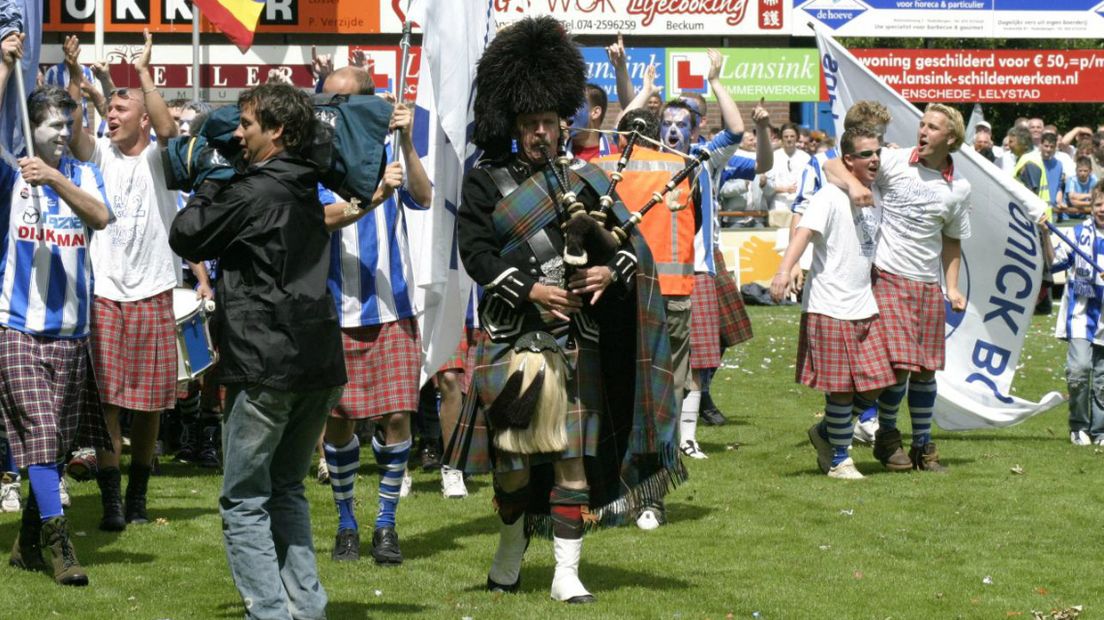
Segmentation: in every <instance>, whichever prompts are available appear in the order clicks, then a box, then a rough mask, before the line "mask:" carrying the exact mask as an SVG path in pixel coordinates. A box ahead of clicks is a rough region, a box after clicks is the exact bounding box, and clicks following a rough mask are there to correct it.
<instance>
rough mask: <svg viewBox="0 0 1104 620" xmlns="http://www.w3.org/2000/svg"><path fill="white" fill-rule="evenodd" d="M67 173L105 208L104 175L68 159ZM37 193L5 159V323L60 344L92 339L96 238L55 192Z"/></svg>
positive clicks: (1, 244) (0, 197) (0, 205)
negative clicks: (58, 340) (92, 246)
mask: <svg viewBox="0 0 1104 620" xmlns="http://www.w3.org/2000/svg"><path fill="white" fill-rule="evenodd" d="M60 170H61V173H62V174H63V175H65V177H66V178H67V179H69V180H70V181H72V182H73V184H74V185H76V186H77V187H79V188H80V189H81V190H82V191H84V192H86V193H88V194H91V195H92V196H94V197H96V198H97V199H99V200H102V201H103V202H104V204H105V205H106V204H107V195H106V193H105V192H104V183H103V177H102V176H101V175H100V169H99V168H97V167H96V165H95V164H92V163H84V162H78V161H77V160H75V159H71V158H69V157H64V158H62V160H61V164H60ZM35 191H37V192H38V194H39V197H38V199H37V200H35V198H34V196H33V195H32V193H31V192H32V188H31V187H29V186H28V185H27V183H26V182H24V181H23V178H22V177H21V176H20V174H19V170H18V169H17V168H15V167H13V165H12V163H11V162H10V161H5V160H3V159H0V222H3V223H4V224H3V225H0V231H2V234H3V238H2V240H0V325H4V326H5V327H9V328H11V329H15V330H18V331H21V332H26V333H29V334H36V335H41V336H50V337H55V338H83V337H86V336H88V330H89V320H90V316H91V307H92V260H91V257H90V256H89V252H88V243H89V241H90V236H91V234H92V231H91V229H89V228H88V227H87V226H86V225H85V224H84V222H83V221H81V219H80V218H79V217H77V215H76V214H75V213H74V212H73V211H72V209H70V208H69V205H67V204H65V202H64V201H62V200H61V199H60V198H59V197H58V195H57V193H56V192H55V191H54V190H53V189H52V188H51V187H49V186H45V185H44V186H41V187H39V188H37V189H36V190H35Z"/></svg>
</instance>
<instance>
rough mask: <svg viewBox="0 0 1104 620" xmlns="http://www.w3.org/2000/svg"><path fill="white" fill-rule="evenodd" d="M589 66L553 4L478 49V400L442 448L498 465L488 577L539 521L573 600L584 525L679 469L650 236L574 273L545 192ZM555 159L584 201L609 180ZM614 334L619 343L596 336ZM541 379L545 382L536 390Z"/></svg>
mask: <svg viewBox="0 0 1104 620" xmlns="http://www.w3.org/2000/svg"><path fill="white" fill-rule="evenodd" d="M537 42H540V44H538V43H537ZM585 75H586V66H585V63H584V62H583V59H582V55H581V53H580V52H579V49H578V47H577V46H576V45H575V43H574V42H573V41H572V40H571V38H570V37H569V36H568V35H567V34H566V33H565V32H564V30H563V26H562V25H561V24H560V22H558V21H556V20H555V19H553V18H551V17H539V18H527V19H523V20H521V21H519V22H516V23H514V24H513V25H511V26H509V27H507V28H505V29H503V30H501V31H499V33H498V35H497V36H496V37H495V38H494V40H493V41H492V42H491V44H490V45H489V46H488V47H487V49H486V51H485V52H484V54H483V57H482V59H481V60H480V63H479V68H478V72H477V74H476V88H477V90H476V92H477V94H476V100H475V127H474V133H473V139H474V142H475V143H476V144H477V145H478V146H480V147H481V148H482V149H483V150H484V160H483V161H482V162H481V165H480V166H479V167H477V168H475V169H473V170H471V171H470V172H468V173H467V175H466V176H465V178H464V184H463V194H462V199H461V204H460V210H459V215H458V238H459V247H460V257H461V259H462V260H463V261H464V267H465V269H467V271H468V273H469V274H471V276H472V279H473V280H475V282H476V283H477V284H479V285H480V286H482V287H483V290H484V293H483V296H482V298H481V299H480V301H479V313H480V324H481V326H482V328H483V330H484V331H485V332H486V334H487V338H485V339H483V340H482V341H481V342H480V343H479V344H478V345H477V352H476V361H475V364H474V368H473V373H472V375H473V376H472V382H471V387H470V388H469V393H468V395H467V398H469V399H475V400H474V403H471V401H469V403H471V404H472V405H473V406H474V407H475V411H476V414H475V415H473V416H472V421H471V423H470V424H468V425H465V427H463V428H461V429H459V430H458V433H459V434H460V435H459V436H460V437H461V438H460V439H459V440H458V441H457V440H454V441H453V442H452V443H453V444H457V445H464V446H465V450H463V453H457V452H460V451H456V452H454V453H452V454H447V455H446V458H447V459H448V460H449V461H450V465H451V466H453V467H457V468H460V469H464V470H466V471H468V472H471V473H474V472H485V471H488V470H493V472H494V494H495V507H496V509H497V511H498V516H499V519H500V520H501V522H502V525H501V526H500V528H499V545H498V551H497V553H496V554H495V558H494V561H493V563H492V565H491V569H490V571H489V573H488V576H487V582H486V585H487V589H488V590H490V591H497V592H517V591H518V587H519V585H520V580H521V563H522V558H523V556H524V553H525V550H526V547H527V546H528V535H527V532H536V533H540V534H543V535H545V536H548V535H551V537H552V539H553V554H554V557H555V561H556V568H555V572H554V573H553V577H552V585H551V596H552V598H553V599H554V600H558V601H564V602H568V603H590V602H593V601H594V600H595V599H594V596H593V595H591V594H590V592H588V591H587V589H586V588H585V587H584V586H583V584H582V582H581V581H580V579H579V562H580V556H581V553H582V541H583V531H584V529H588V528H587V524H588V523H590V524H594V523H605V524H614V523H621V522H624V521H625V520H627V519H628V518H630V517H635V515H636V514H637V513H639V511H640V509H641V506H642V504H645V503H648V502H649V501H653V500H654V501H658V500H660V499H661V498H662V497H663V495H665V494H666V490H667V488H668V484H673V483H676V482H678V481H679V480H681V479H682V476H683V474H684V473H685V471H684V470H683V469H682V467H681V464H680V463H679V462H678V458H677V452H676V450H675V447H676V444H675V428H674V409H675V400H674V397H673V393H672V385H671V372H670V353H669V350H668V347H669V343H668V339H667V334H666V333H665V331H664V327H663V324H664V317H663V306H662V297H661V295H660V291H659V285H658V281H657V279H656V271H655V265H654V263H653V262H652V257H651V253H650V252H649V251H648V247H647V245H646V244H645V242H644V239H643V237H642V236H641V235H640V234H639V232H638V231H636V230H635V229H633V230H630V234H629V239H628V242H627V243H626V244H625V245H624V246H621V248H620V249H618V250H617V251H616V252H615V254H614V255H613V257H612V258H609V260H608V261H607V260H604V259H603V260H601V261H595V262H596V263H597V264H592V265H588V266H584V267H580V268H578V269H576V270H575V271H574V273H573V274H571V273H565V268H564V264H565V263H564V259H563V250H564V241H563V232H562V230H561V227H560V222H559V219H558V215H557V209H559V208H561V207H560V205H558V204H553V203H552V202H550V201H549V200H548V196H549V194H552V195H553V200H556V198H555V195H556V194H557V193H558V191H559V190H558V189H557V187H558V185H557V184H555V183H554V182H553V181H552V176H551V174H552V172H553V171H552V170H549V169H548V168H547V165H548V164H547V163H546V161H545V158H544V156H543V155H542V152H541V146H545V147H546V148H549V149H554V148H555V145H556V144H557V140H558V138H559V136H560V119H561V118H563V117H566V116H570V115H571V114H572V113H573V111H574V110H575V109H576V108H577V106H578V101H579V100H580V99H581V98H582V97H583V90H584V82H585ZM512 142H516V145H517V148H516V153H512V152H511V143H512ZM562 172H563V175H564V176H565V177H566V181H565V182H566V183H567V184H568V185H569V186H570V187H571V188H572V189H571V191H573V192H574V193H575V195H576V196H577V198H578V200H579V201H580V202H582V203H583V204H584V205H585V206H587V207H588V208H594V207H595V206H596V205H597V204H598V199H599V196H600V195H604V194H605V193H606V191H607V189H608V187H609V180H608V179H607V177H606V175H605V173H603V172H602V171H601V170H600V169H599V168H597V167H595V166H592V165H590V164H587V163H586V162H582V161H579V160H574V161H572V162H571V163H570V165H568V166H566V167H565V169H564V170H563V171H562ZM550 183H552V184H551V185H550ZM612 198H613V199H614V203H613V209H612V212H611V214H610V216H609V217H610V218H611V220H614V221H617V222H621V221H623V220H624V219H625V218H626V217H627V216H628V214H627V212H626V211H625V208H624V205H622V204H621V203H620V201H619V200H618V199H617V195H616V194H615V193H614V194H613V195H612ZM611 340H612V341H613V342H615V343H618V344H619V346H618V347H617V350H616V351H609V349H607V348H605V347H602V346H601V343H602V342H609V341H611ZM627 343H635V346H633V345H632V344H628V346H626V345H627ZM607 352H608V353H609V356H608V357H607ZM626 357H627V360H626ZM651 360H655V361H654V362H653V361H651ZM519 364H520V367H519ZM634 369H636V370H634ZM522 372H524V373H527V374H529V375H530V378H529V379H526V380H524V381H525V382H521V381H522V379H521V375H519V374H518V373H522ZM532 375H537V376H540V377H541V380H540V383H539V384H537V383H534V382H535V379H533V378H532ZM513 376H516V377H518V381H514V380H513V379H511V377H513ZM511 385H513V386H515V387H514V388H511V387H510V386H511ZM533 385H536V386H537V389H538V390H540V392H539V395H533V394H529V392H533V391H534V390H532V389H530V388H531V387H532V386H533ZM544 386H548V390H547V391H545V388H544ZM523 402H531V403H532V404H531V406H528V408H526V409H525V411H524V412H518V413H524V415H520V416H518V417H520V418H522V419H520V420H518V419H517V417H512V418H510V419H509V420H504V419H502V418H501V417H498V416H497V415H495V412H496V411H500V410H501V409H502V408H504V407H508V406H511V405H514V404H517V403H523ZM519 406H520V405H519ZM622 416H623V417H622ZM484 417H485V418H486V423H487V426H484ZM543 420H553V422H552V423H548V424H545V423H544V422H543ZM601 420H604V421H601ZM475 428H480V429H483V428H485V429H487V432H473V429H475ZM630 429H634V430H632V431H631V432H630ZM635 429H648V430H646V431H644V432H637V431H636V430H635ZM464 437H467V439H464ZM585 457H590V458H588V459H587V460H588V463H587V466H586V467H585V468H584V466H583V461H584V458H585ZM531 472H532V475H530V473H531ZM527 525H528V527H527Z"/></svg>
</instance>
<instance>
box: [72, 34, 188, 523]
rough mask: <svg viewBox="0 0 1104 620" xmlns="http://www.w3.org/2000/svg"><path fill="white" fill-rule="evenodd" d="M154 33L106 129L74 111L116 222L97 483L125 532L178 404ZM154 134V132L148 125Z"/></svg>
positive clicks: (102, 245)
mask: <svg viewBox="0 0 1104 620" xmlns="http://www.w3.org/2000/svg"><path fill="white" fill-rule="evenodd" d="M152 50H153V37H152V36H151V35H150V34H149V32H148V31H147V32H146V33H145V46H144V48H143V50H142V53H141V54H140V55H139V56H138V58H137V59H135V62H134V68H135V70H136V72H137V74H138V75H137V77H138V79H139V82H140V84H141V87H140V88H133V89H118V90H116V91H115V92H113V93H110V97H109V100H108V113H107V136H108V137H106V138H100V139H97V140H94V139H93V138H92V137H91V136H89V135H88V134H87V133H85V132H84V131H81V130H80V124H81V122H82V119H81V118H80V117H79V115H78V117H76V118H75V119H74V127H75V129H74V131H73V135H72V137H71V138H70V143H69V144H70V148H72V150H73V154H74V155H75V156H76V157H77V158H78V159H81V160H84V161H91V162H93V163H95V164H97V165H98V166H100V168H101V169H102V170H103V176H104V187H105V189H106V190H107V196H108V199H109V201H110V203H111V207H112V211H113V212H114V214H115V217H116V221H115V222H113V223H112V224H111V225H109V226H108V227H107V228H106V229H105V231H104V232H103V233H101V234H98V235H95V236H93V237H92V243H91V244H90V247H89V251H90V253H91V255H92V263H93V265H95V269H96V284H95V293H96V294H95V300H94V304H93V308H92V361H93V364H94V366H95V370H96V379H97V381H98V382H99V384H100V392H101V395H102V396H103V401H104V418H105V420H106V421H107V428H108V430H109V431H111V437H112V441H113V443H114V448H115V449H114V451H99V452H98V453H97V455H96V458H97V461H98V462H99V472H98V474H97V482H98V483H99V486H100V500H101V503H102V505H103V518H102V519H101V521H100V529H101V530H105V531H116V532H117V531H122V530H124V529H126V526H127V523H147V522H148V521H149V517H148V516H147V514H146V491H147V488H148V485H149V478H150V473H151V472H152V464H153V457H154V448H155V444H156V440H157V435H158V430H159V428H160V419H161V412H162V411H163V410H165V409H171V408H172V407H173V406H174V405H175V403H176V321H175V319H174V317H173V309H172V289H173V288H174V287H176V286H177V284H178V283H179V281H180V267H179V265H180V258H179V257H177V256H176V255H174V254H173V252H172V249H170V248H169V227H170V225H171V224H172V220H173V217H174V216H175V215H176V212H177V200H178V198H179V193H178V192H176V191H175V190H171V189H169V188H168V187H167V186H166V182H165V173H164V169H163V167H162V166H161V157H160V153H159V148H158V145H159V144H160V145H164V144H165V143H167V141H168V139H169V138H172V137H173V136H175V135H176V134H177V129H178V128H177V125H176V122H175V121H173V118H172V115H171V114H169V109H168V107H167V106H166V105H165V100H164V99H162V98H161V93H160V92H159V91H158V90H157V86H156V85H155V84H154V82H153V76H152V75H151V73H150V67H149V64H150V56H151V53H152ZM79 55H80V42H79V41H78V40H77V38H76V37H75V36H73V37H69V38H67V39H66V41H65V56H66V63H67V64H69V65H70V71H69V93H70V95H71V96H72V97H74V99H75V98H77V97H79V95H80V88H81V83H82V81H83V80H82V78H81V72H80V70H79V67H78V60H77V59H78V57H79ZM151 128H152V129H153V131H154V133H155V134H156V136H157V143H153V142H151V141H150V130H151ZM122 409H128V410H130V411H131V412H132V413H133V418H132V421H131V427H130V440H131V462H130V470H129V480H128V484H127V489H126V507H125V511H124V507H123V501H122V497H121V488H120V487H121V474H120V471H119V454H120V452H121V450H122V436H121V429H120V426H119V414H120V412H121V410H122Z"/></svg>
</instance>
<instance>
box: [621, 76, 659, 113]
mask: <svg viewBox="0 0 1104 620" xmlns="http://www.w3.org/2000/svg"><path fill="white" fill-rule="evenodd" d="M655 77H656V67H655V64H650V65H648V68H647V69H644V84H643V86H641V87H640V92H638V93H636V96H635V97H633V98H632V101H630V102H629V104H628V105H626V106H625V107H624V108H622V109H621V114H619V115H618V116H617V121H618V122H620V121H621V117H623V116H625V113H626V112H628V111H629V110H635V109H637V108H643V107H644V104H645V103H646V102H647V101H648V98H649V97H651V96H652V95H658V94H659V91H660V90H661V89H660V87H658V86H656V83H655Z"/></svg>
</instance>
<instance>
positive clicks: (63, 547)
mask: <svg viewBox="0 0 1104 620" xmlns="http://www.w3.org/2000/svg"><path fill="white" fill-rule="evenodd" d="M41 544H42V550H43V551H45V552H46V555H47V556H49V558H50V567H51V568H52V569H53V572H54V581H55V582H57V584H58V585H61V586H86V585H88V575H86V574H85V572H84V569H82V568H81V565H80V562H78V561H77V552H76V551H75V550H74V549H73V543H72V541H70V540H69V522H68V520H66V518H65V517H54V518H52V519H50V520H48V521H46V522H45V523H43V524H42V538H41Z"/></svg>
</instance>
